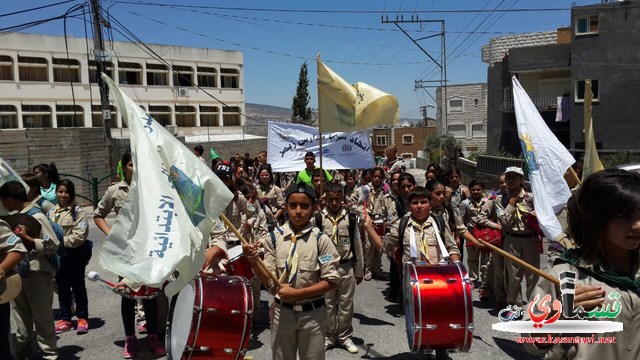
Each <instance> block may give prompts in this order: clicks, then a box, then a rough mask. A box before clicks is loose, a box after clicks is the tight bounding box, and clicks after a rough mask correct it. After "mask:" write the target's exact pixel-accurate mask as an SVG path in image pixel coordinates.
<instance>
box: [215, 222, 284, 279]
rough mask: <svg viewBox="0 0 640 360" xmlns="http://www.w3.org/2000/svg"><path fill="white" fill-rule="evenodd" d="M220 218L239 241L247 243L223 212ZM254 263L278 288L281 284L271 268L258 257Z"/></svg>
mask: <svg viewBox="0 0 640 360" xmlns="http://www.w3.org/2000/svg"><path fill="white" fill-rule="evenodd" d="M220 218H221V219H222V221H223V222H224V223H225V225H227V228H229V229H230V230H231V232H233V233H234V234H235V235H236V236H237V237H238V239H240V242H241V243H242V244H243V245H249V243H248V242H247V240H245V239H244V237H243V236H242V234H240V232H239V231H238V229H236V227H235V226H233V224H232V223H231V221H229V219H228V218H227V217H226V216H225V215H224V214H220ZM256 264H257V265H258V267H259V268H260V269H262V270H263V271H265V272H266V273H267V274H269V278H271V280H273V284H274V285H275V286H276V287H278V288H280V286H281V284H280V281H279V280H278V278H277V277H276V276H275V275H274V274H273V273H272V272H271V270H269V269H268V268H267V265H265V264H264V262H262V259H260V258H259V257H258V261H257V262H256Z"/></svg>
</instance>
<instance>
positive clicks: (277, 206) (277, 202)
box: [257, 164, 284, 230]
mask: <svg viewBox="0 0 640 360" xmlns="http://www.w3.org/2000/svg"><path fill="white" fill-rule="evenodd" d="M258 179H259V182H258V186H257V190H258V200H259V201H260V203H261V204H262V205H263V206H264V211H265V214H266V217H267V225H268V227H269V230H273V228H275V227H276V226H278V224H279V223H280V221H281V220H282V216H283V213H284V197H283V196H282V189H280V188H279V187H277V186H276V185H275V184H274V183H273V173H272V172H271V166H270V165H267V164H265V165H260V167H259V168H258Z"/></svg>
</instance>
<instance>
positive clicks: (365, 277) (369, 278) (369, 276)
mask: <svg viewBox="0 0 640 360" xmlns="http://www.w3.org/2000/svg"><path fill="white" fill-rule="evenodd" d="M372 277H373V275H372V274H371V272H370V271H367V273H366V274H364V281H371V278H372Z"/></svg>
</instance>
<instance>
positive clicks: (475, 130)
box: [471, 124, 487, 138]
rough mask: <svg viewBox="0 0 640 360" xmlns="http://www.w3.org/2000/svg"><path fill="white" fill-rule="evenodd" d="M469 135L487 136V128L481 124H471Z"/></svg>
mask: <svg viewBox="0 0 640 360" xmlns="http://www.w3.org/2000/svg"><path fill="white" fill-rule="evenodd" d="M471 137H474V138H485V137H487V128H486V127H485V126H484V125H483V124H473V125H471Z"/></svg>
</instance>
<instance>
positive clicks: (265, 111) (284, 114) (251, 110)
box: [245, 103, 292, 125]
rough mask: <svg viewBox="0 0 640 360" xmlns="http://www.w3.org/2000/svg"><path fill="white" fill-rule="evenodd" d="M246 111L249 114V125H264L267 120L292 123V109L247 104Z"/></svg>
mask: <svg viewBox="0 0 640 360" xmlns="http://www.w3.org/2000/svg"><path fill="white" fill-rule="evenodd" d="M245 111H246V113H247V116H248V117H247V124H248V125H251V124H253V123H256V122H258V123H264V121H266V120H274V121H290V119H291V113H292V111H291V109H288V108H283V107H279V106H271V105H262V104H252V103H246V104H245Z"/></svg>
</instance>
